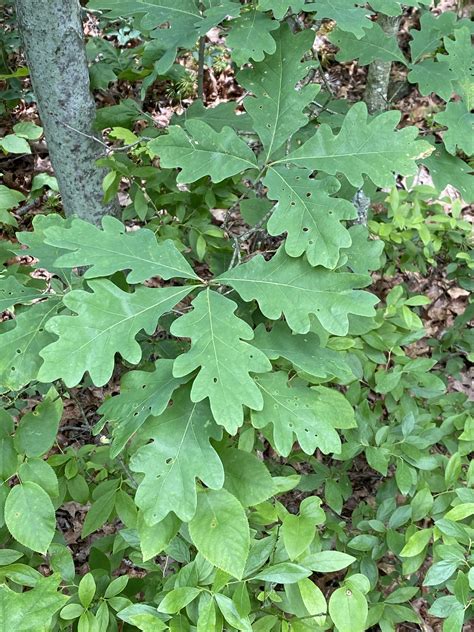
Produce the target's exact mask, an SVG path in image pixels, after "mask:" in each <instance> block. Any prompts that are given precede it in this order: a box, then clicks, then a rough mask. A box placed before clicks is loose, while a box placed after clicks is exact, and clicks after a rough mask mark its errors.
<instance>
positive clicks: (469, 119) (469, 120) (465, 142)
mask: <svg viewBox="0 0 474 632" xmlns="http://www.w3.org/2000/svg"><path fill="white" fill-rule="evenodd" d="M434 120H435V121H436V122H437V123H439V124H440V125H445V126H446V127H447V128H448V129H447V131H445V132H444V133H443V142H444V146H445V147H446V149H447V151H448V152H449V153H450V154H453V156H455V155H456V148H457V147H459V149H461V150H462V151H463V152H464V153H465V154H466V155H467V156H472V154H474V114H471V113H470V112H469V110H468V109H467V107H466V105H465V104H464V103H463V102H462V101H451V102H450V103H448V104H447V105H446V109H445V110H444V112H438V114H436V116H435V117H434Z"/></svg>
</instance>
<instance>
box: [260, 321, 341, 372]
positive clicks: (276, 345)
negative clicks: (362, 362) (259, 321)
mask: <svg viewBox="0 0 474 632" xmlns="http://www.w3.org/2000/svg"><path fill="white" fill-rule="evenodd" d="M253 344H254V345H255V346H256V347H258V348H259V349H261V350H262V351H263V352H264V353H265V355H266V356H267V357H268V358H270V360H276V359H278V358H285V359H286V360H288V361H289V362H291V363H292V365H293V367H294V368H295V370H296V371H301V372H303V373H307V374H308V375H311V376H315V377H318V378H328V377H337V378H339V379H340V380H341V381H343V382H346V381H349V380H350V379H351V378H352V371H351V369H350V367H349V365H348V364H347V363H346V362H345V359H344V355H343V354H342V353H339V352H336V351H333V350H331V349H325V348H324V347H321V344H320V341H319V338H318V336H317V335H316V334H314V333H312V332H308V333H307V334H304V335H297V334H293V333H292V331H291V329H290V328H289V327H288V326H287V325H286V324H285V323H283V322H276V323H275V324H274V325H273V327H272V329H271V331H267V330H266V329H265V326H264V325H259V326H258V327H257V329H256V330H255V339H254V341H253Z"/></svg>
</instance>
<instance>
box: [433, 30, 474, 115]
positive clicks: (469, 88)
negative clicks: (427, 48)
mask: <svg viewBox="0 0 474 632" xmlns="http://www.w3.org/2000/svg"><path fill="white" fill-rule="evenodd" d="M443 42H444V48H445V49H446V51H447V55H441V54H438V55H437V56H436V57H437V59H438V61H446V62H447V64H448V67H449V70H450V72H451V76H452V78H453V80H454V87H455V89H456V92H457V93H458V94H460V95H461V96H462V98H463V99H464V101H465V103H466V109H467V110H471V109H472V107H473V105H474V82H473V80H472V65H473V62H474V51H473V48H472V44H471V34H470V32H469V28H468V27H467V26H464V27H463V28H460V29H457V30H455V31H454V39H450V38H449V37H445V38H444V40H443Z"/></svg>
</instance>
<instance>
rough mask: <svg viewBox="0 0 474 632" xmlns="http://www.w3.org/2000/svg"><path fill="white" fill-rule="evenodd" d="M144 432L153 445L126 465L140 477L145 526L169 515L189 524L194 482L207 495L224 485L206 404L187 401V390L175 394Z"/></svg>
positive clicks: (215, 432)
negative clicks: (201, 485) (208, 490)
mask: <svg viewBox="0 0 474 632" xmlns="http://www.w3.org/2000/svg"><path fill="white" fill-rule="evenodd" d="M146 430H147V436H149V437H153V442H152V443H150V444H149V445H146V446H144V447H143V448H140V449H139V450H138V451H137V452H136V453H135V454H134V456H133V457H132V460H131V463H130V467H131V469H132V470H133V471H134V472H143V473H144V474H145V476H144V478H143V481H142V482H141V483H140V486H139V488H138V491H137V494H136V498H135V501H136V504H137V506H138V507H140V509H141V510H142V511H143V514H144V517H145V520H146V521H147V522H148V523H149V524H150V525H153V524H156V523H157V522H160V520H163V518H165V517H166V516H167V515H168V513H169V512H170V511H173V512H174V513H175V514H176V515H177V516H178V517H179V518H181V520H183V521H189V520H190V519H191V518H192V517H193V515H194V513H195V511H196V482H195V480H196V478H199V479H200V480H201V481H202V482H203V483H204V484H205V485H207V487H211V488H212V489H220V488H221V487H222V485H223V484H224V468H223V467H222V463H221V461H220V459H219V456H218V455H217V453H216V451H215V450H214V448H213V447H212V445H211V444H210V442H209V440H210V439H211V438H212V439H217V440H219V439H220V438H221V436H222V430H221V429H220V428H219V427H218V426H216V424H215V423H214V421H213V420H212V416H211V412H210V410H209V407H208V406H207V405H206V404H204V403H199V404H193V403H192V402H191V401H190V400H189V389H187V388H182V389H180V390H179V391H177V393H176V395H175V397H174V399H173V405H172V406H170V407H169V408H167V409H166V410H165V411H164V412H163V413H162V414H161V415H160V416H159V417H157V418H156V419H154V420H153V422H152V423H149V424H148V426H147V429H146Z"/></svg>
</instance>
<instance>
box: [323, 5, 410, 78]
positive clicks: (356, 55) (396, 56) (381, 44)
mask: <svg viewBox="0 0 474 632" xmlns="http://www.w3.org/2000/svg"><path fill="white" fill-rule="evenodd" d="M362 10H363V9H362ZM329 41H330V42H331V44H334V46H338V47H339V52H338V53H337V55H336V59H337V61H340V62H346V61H352V60H353V59H357V61H358V62H359V65H360V66H367V65H368V64H371V63H372V62H373V61H375V60H377V61H398V62H400V63H401V64H404V65H405V66H406V65H407V60H406V59H405V57H404V55H403V53H402V51H401V50H400V48H399V46H398V42H397V38H396V37H390V36H388V35H386V34H385V33H384V31H383V29H382V27H381V26H380V25H379V24H377V23H376V22H375V23H374V24H372V26H371V27H370V28H369V29H368V30H365V33H364V34H363V36H362V37H361V36H360V35H359V38H357V37H356V36H355V35H354V34H353V33H348V32H347V31H346V30H342V29H341V28H336V29H335V30H334V31H333V32H332V33H331V34H330V36H329Z"/></svg>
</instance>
